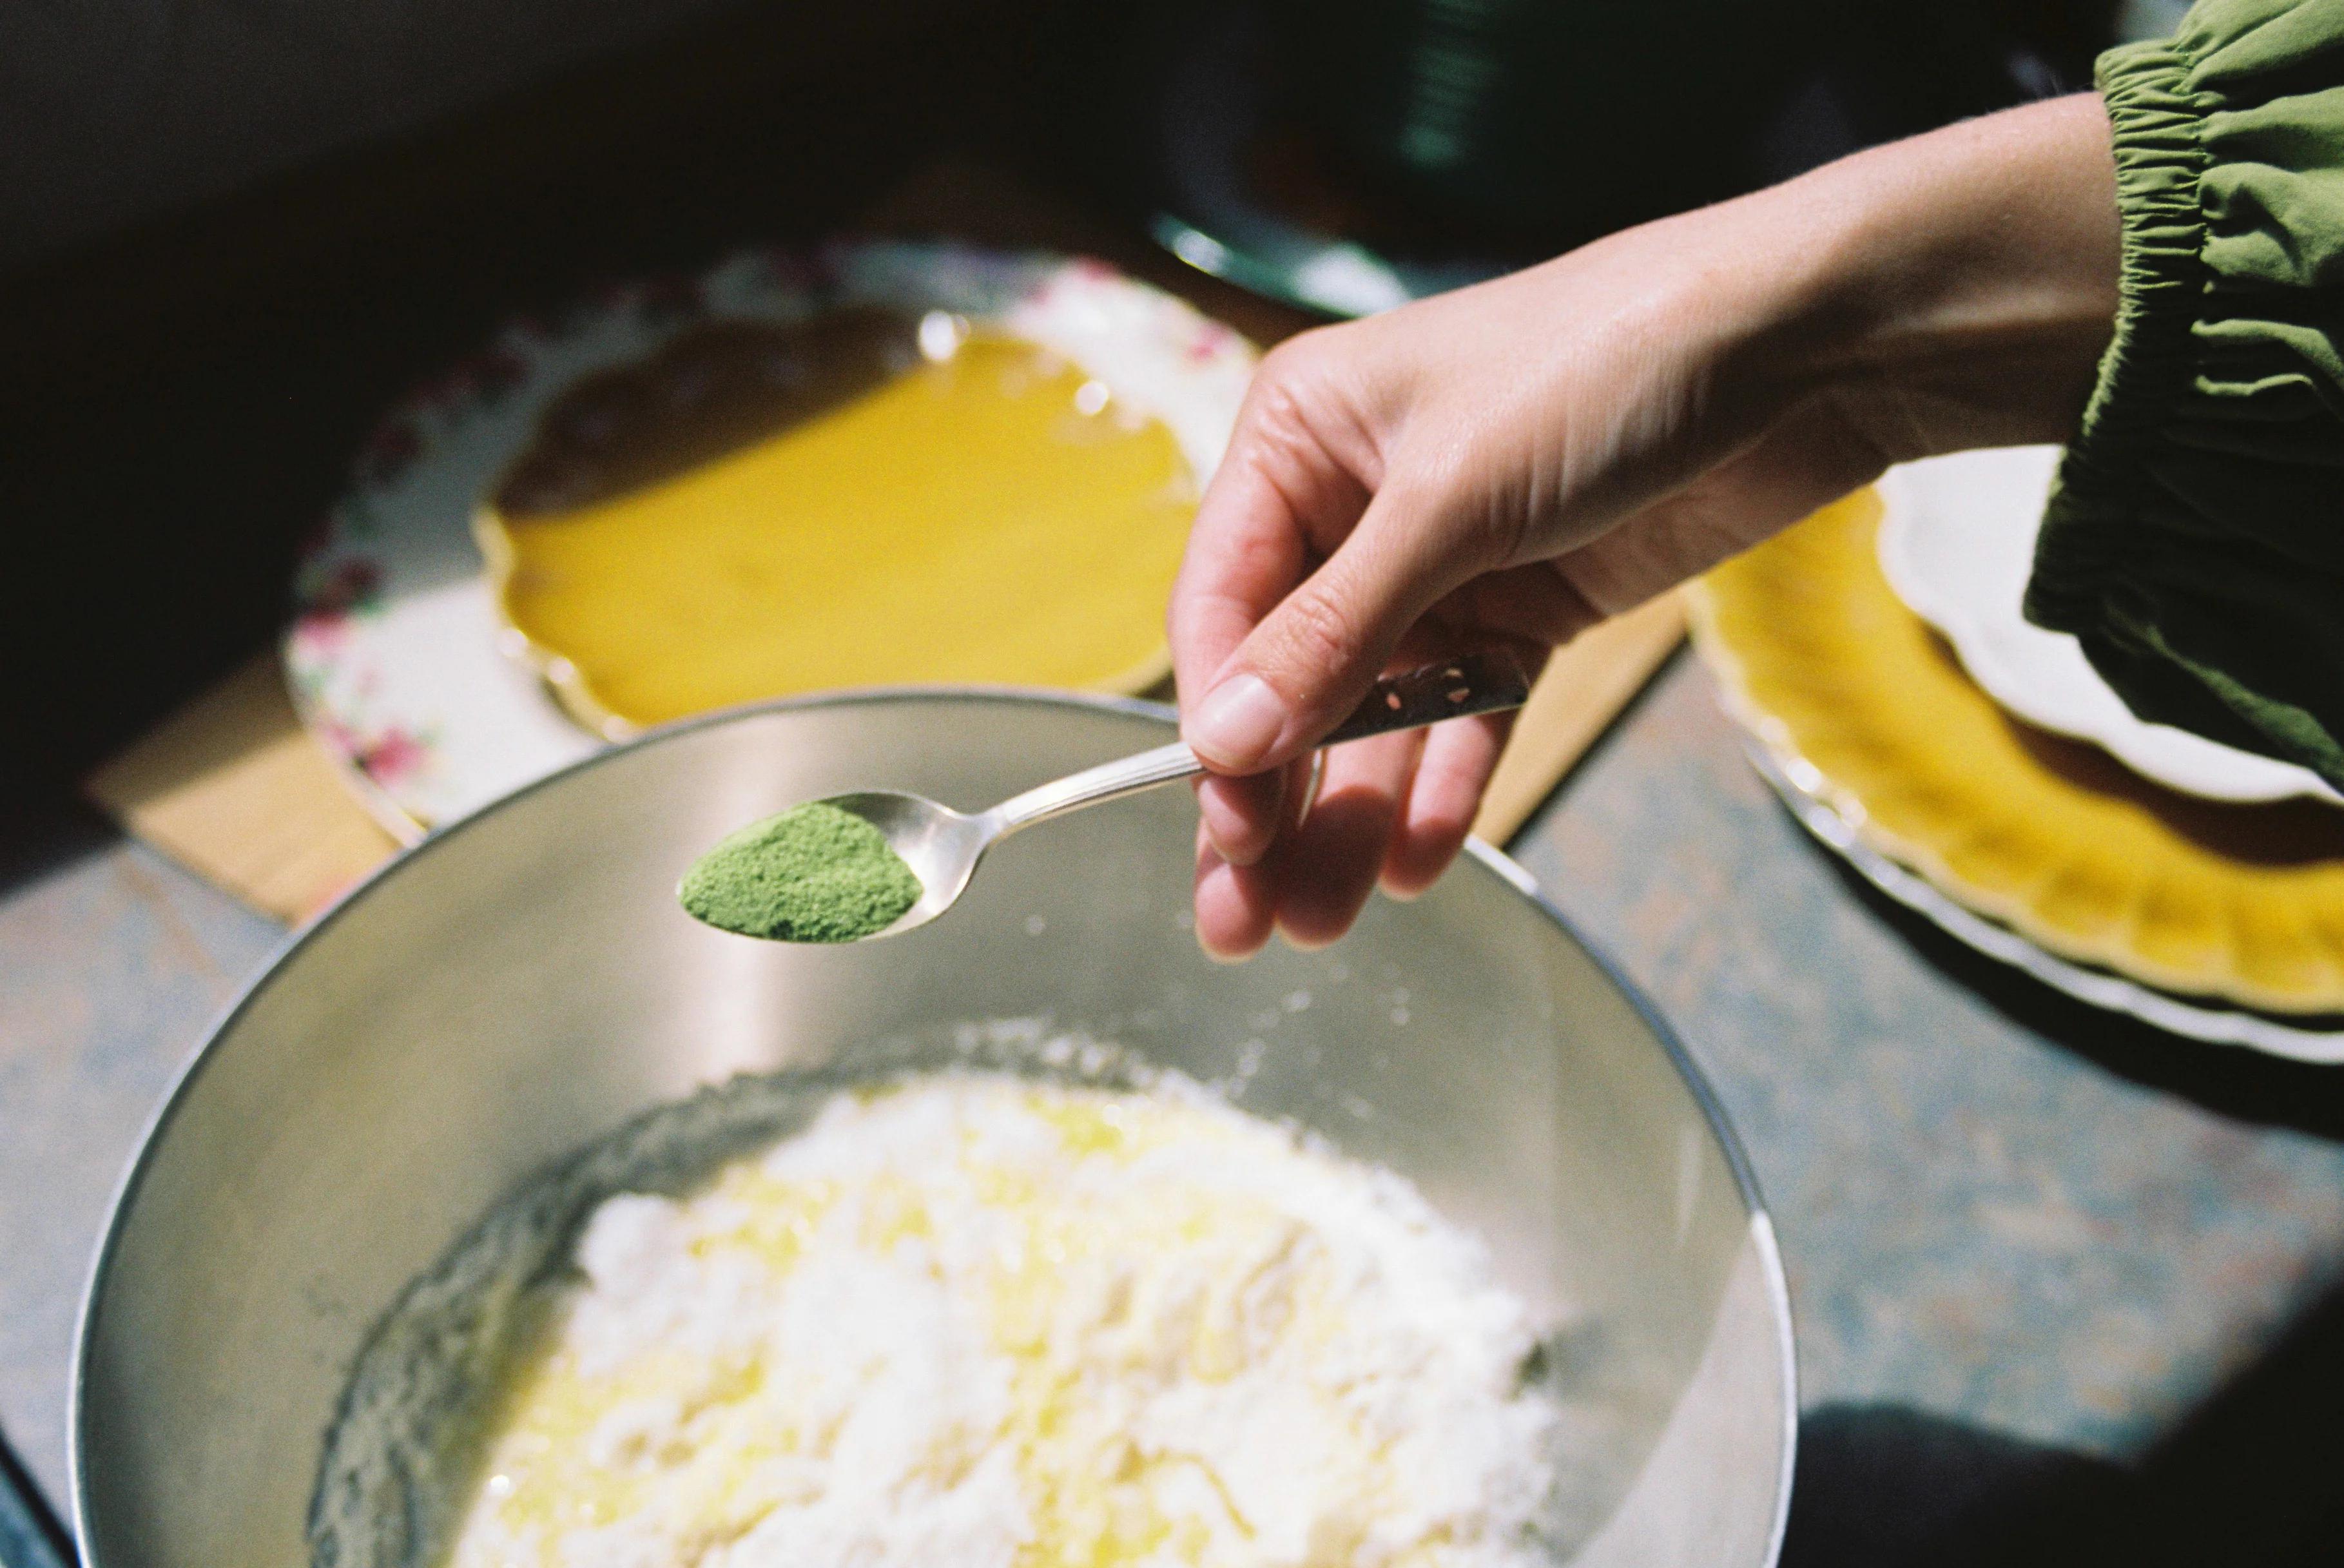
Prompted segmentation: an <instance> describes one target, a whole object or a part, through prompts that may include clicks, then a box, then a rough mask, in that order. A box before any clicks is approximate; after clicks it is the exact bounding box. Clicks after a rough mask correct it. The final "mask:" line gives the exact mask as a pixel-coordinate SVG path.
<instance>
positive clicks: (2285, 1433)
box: [0, 659, 2344, 1564]
mask: <svg viewBox="0 0 2344 1568" xmlns="http://www.w3.org/2000/svg"><path fill="white" fill-rule="evenodd" d="M15 832H16V833H17V834H18V835H19V837H18V839H17V840H16V842H14V843H10V844H7V845H0V1117H5V1122H0V1126H5V1134H0V1259H5V1267H0V1426H5V1431H6V1432H7V1434H8V1436H9V1438H10V1439H11V1441H12V1442H14V1443H15V1446H16V1447H17V1449H18V1450H19V1452H21V1453H22V1454H23V1455H24V1457H25V1461H26V1462H27V1463H28V1465H29V1467H30V1468H31V1470H32V1471H33V1472H34V1473H35V1476H36V1478H37V1479H38V1480H39V1481H40V1482H41V1483H42V1484H43V1485H44V1487H45V1488H46V1489H47V1490H48V1491H49V1492H50V1494H51V1495H52V1496H53V1497H59V1498H61V1497H62V1494H63V1488H64V1476H65V1457H64V1455H65V1433H64V1411H65V1398H66V1359H67V1350H68V1345H69V1343H70V1340H71V1333H72V1319H73V1312H74V1308H75V1302H76V1297H77V1294H78V1291H79V1289H80V1283H81V1278H82V1273H83V1270H84V1268H85V1266H86V1259H87V1257H88V1253H89V1250H90V1248H91V1246H92V1243H93V1241H94V1239H95V1237H96V1230H97V1227H98V1224H99V1221H100V1219H101V1216H102V1213H103V1210H104V1207H105V1204H106V1196H107V1194H108V1191H109V1189H111V1186H112V1184H113V1181H114V1179H115V1177H116V1173H117V1172H118V1170H119V1169H120V1168H121V1165H122V1163H123V1161H124V1159H125V1158H126V1156H127V1155H128V1153H129V1150H130V1148H131V1147H132V1144H133V1142H134V1140H135V1139H136V1135H137V1131H138V1128H139V1127H140V1125H141V1124H142V1122H143V1121H144V1119H145V1118H146V1117H147V1113H148V1111H149V1109H150V1108H152V1107H153V1105H154V1104H155V1102H156V1099H157V1097H158V1096H159V1094H160V1093H161V1091H162V1089H163V1087H164V1086H165V1085H166V1083H167V1080H168V1079H169V1077H170V1076H171V1074H172V1072H173V1070H174V1069H175V1068H176V1067H177V1064H178V1063H179V1062H180V1061H181V1060H182V1059H183V1058H184V1057H185V1056H186V1055H187V1052H188V1051H189V1050H190V1049H191V1048H192V1047H194V1045H195V1044H196V1042H197V1039H198V1038H199V1037H200V1036H201V1034H202V1032H203V1030H204V1028H205V1027H207V1023H208V1022H209V1020H210V1018H211V1017H212V1015H213V1014H214V1013H215V1011H216V1010H217V1008H218V1007H220V1006H221V1005H222V1004H223V1003H224V1002H225V1001H226V1000H227V998H228V997H229V996H231V995H232V994H233V993H234V992H235V991H236V990H237V988H238V987H239V986H241V985H242V984H243V983H244V982H245V981H246V980H247V979H248V978H249V977H250V976H251V975H252V974H253V973H254V972H255V971H256V970H257V969H258V967H259V966H260V965H261V964H262V963H263V961H264V960H265V959H266V957H267V956H268V953H269V952H270V950H271V949H272V948H273V947H274V946H275V945H276V943H277V942H278V939H279V937H280V936H281V932H280V931H279V929H278V927H277V926H274V925H272V924H270V923H269V922H268V921H266V920H264V919H261V918H260V917H258V916H254V915H252V914H250V913H249V912H248V911H246V910H245V909H243V908H242V907H241V906H239V905H236V904H235V903H233V902H231V901H230V900H228V899H227V898H226V897H225V896H223V895H218V894H217V893H214V892H212V891H211V890H210V889H209V888H207V887H206V886H204V885H201V884H199V883H197V882H196V881H194V880H193V879H192V878H190V877H189V876H187V875H185V874H183V873H181V872H179V871H178V870H177V868H175V867H173V866H172V865H169V864H168V863H167V862H165V861H163V860H162V859H160V858H159V857H157V855H153V854H152V853H150V852H149V851H147V850H146V849H144V848H142V847H139V846H137V845H129V844H125V843H123V842H121V841H119V840H117V839H115V838H113V837H112V836H110V835H106V833H104V832H102V831H101V830H99V829H98V828H96V826H95V825H94V824H91V823H90V822H89V821H88V819H86V817H83V816H80V815H77V814H69V813H66V812H65V811H63V810H62V809H54V810H51V811H49V812H47V813H46V814H41V813H39V812H35V814H34V816H33V817H32V819H31V821H30V823H29V832H28V830H27V827H26V825H25V824H21V823H20V825H19V827H18V828H17V829H16V830H15ZM1514 848H1515V852H1516V854H1517V855H1518V856H1519V858H1521V860H1522V861H1523V863H1524V864H1525V865H1528V866H1529V867H1530V869H1531V872H1532V873H1533V874H1534V875H1536V876H1537V877H1538V878H1539V880H1540V882H1541V884H1543V885H1544V886H1545V887H1546V888H1547V890H1548V892H1549V893H1550V895H1551V896H1552V897H1553V898H1554V899H1555V900H1556V902H1557V903H1559V904H1560V905H1561V906H1562V907H1563V908H1564V909H1565V910H1566V911H1567V912H1568V913H1569V914H1570V915H1571V917H1572V918H1573V919H1574V920H1575V921H1576V922H1577V923H1578V924H1579V926H1581V930H1582V931H1583V932H1584V933H1585V934H1586V935H1587V936H1589V937H1590V938H1591V939H1592V940H1593V941H1595V942H1596V943H1598V944H1599V945H1601V946H1604V947H1606V948H1608V949H1609V950H1610V951H1611V953H1612V955H1613V956H1616V957H1617V958H1618V959H1619V960H1620V961H1621V963H1622V966H1624V967H1625V969H1626V970H1627V972H1628V973H1629V974H1630V975H1631V976H1632V977H1633V978H1634V979H1635V980H1636V981H1637V982H1638V983H1639V984H1640V985H1642V986H1643V987H1644V988H1645V989H1646V990H1647V991H1648V992H1649V993H1650V995H1651V996H1652V997H1653V999H1654V1000H1655V1001H1656V1002H1657V1003H1658V1004H1659V1006H1660V1007H1661V1008H1662V1011H1663V1012H1664V1013H1665V1014H1666V1015H1667V1016H1668V1017H1669V1018H1670V1019H1671V1020H1672V1022H1673V1023H1674V1024H1675V1026H1676V1027H1677V1028H1678V1030H1679V1031H1680V1033H1681V1034H1682V1036H1683V1037H1684V1039H1685V1042H1686V1044H1687V1046H1688V1047H1689V1048H1690V1050H1691V1051H1692V1055H1693V1056H1694V1057H1696V1058H1697V1059H1698V1060H1699V1061H1700V1063H1701V1064H1702V1067H1704V1068H1705V1069H1706V1070H1707V1072H1708V1073H1709V1075H1710V1077H1711V1078H1712V1079H1713V1082H1714V1083H1715V1085H1716V1087H1717V1088H1718V1091H1719V1093H1720V1094H1721V1096H1722V1097H1723V1100H1724V1102H1725V1105H1726V1108H1727V1109H1728V1111H1729V1113H1730V1114H1731V1116H1732V1118H1733V1122H1734V1124H1735V1126H1736V1127H1737V1128H1738V1129H1739V1130H1740V1132H1741V1135H1742V1137H1743V1141H1744V1142H1745V1144H1746V1145H1747V1146H1748V1148H1749V1150H1750V1153H1751V1156H1752V1158H1753V1162H1754V1164H1755V1165H1756V1168H1757V1171H1758V1176H1759V1179H1760V1181H1761V1183H1762V1184H1763V1187H1764V1189H1765V1191H1766V1195H1767V1198H1768V1199H1769V1203H1770V1206H1771V1207H1772V1209H1773V1212H1774V1216H1775V1220H1776V1224H1777V1225H1778V1227H1779V1229H1780V1231H1781V1235H1782V1239H1783V1250H1784V1253H1785V1256H1786V1258H1787V1260H1788V1264H1789V1268H1790V1276H1791V1288H1792V1291H1793V1300H1794V1305H1795V1309H1796V1312H1797V1317H1798V1330H1799V1338H1800V1351H1801V1361H1802V1378H1803V1394H1804V1404H1805V1409H1806V1420H1805V1425H1804V1430H1803V1453H1802V1465H1801V1481H1800V1487H1799V1494H1798V1502H1797V1504H1796V1506H1795V1507H1794V1511H1793V1532H1792V1539H1791V1542H1790V1543H1789V1546H1788V1549H1787V1551H1786V1555H1785V1561H1786V1562H1787V1563H1851V1564H1852V1563H1907V1562H1910V1563H1923V1562H1929V1563H1935V1562H1940V1561H1945V1562H1951V1561H1957V1560H1959V1561H1969V1560H1975V1559H1977V1558H1978V1557H1979V1554H1980V1553H1985V1556H1986V1559H1987V1560H1991V1561H1994V1562H1995V1563H2032V1562H2036V1561H2043V1562H2051V1561H2059V1562H2062V1563H2078V1562H2085V1563H2088V1562H2095V1561H2109V1560H2115V1561H2123V1562H2128V1563H2129V1562H2143V1561H2152V1560H2154V1561H2166V1560H2170V1561H2216V1560H2227V1561H2240V1562H2245V1561H2271V1560H2288V1561H2292V1560H2295V1559H2296V1556H2298V1555H2300V1556H2301V1558H2302V1560H2304V1561H2317V1560H2319V1559H2320V1558H2321V1557H2322V1556H2324V1555H2325V1554H2326V1551H2327V1548H2326V1545H2325V1543H2329V1542H2334V1543H2339V1548H2338V1549H2339V1550H2344V1533H2330V1532H2331V1530H2335V1531H2339V1532H2344V1515H2339V1512H2338V1506H2339V1505H2338V1504H2337V1502H2335V1501H2334V1497H2335V1495H2336V1494H2338V1493H2339V1492H2344V1483H2339V1482H2338V1480H2337V1478H2338V1477H2339V1475H2344V1440H2339V1437H2338V1436H2337V1435H2336V1428H2337V1427H2338V1426H2339V1425H2344V1423H2339V1422H2338V1421H2336V1420H2334V1419H2333V1412H2334V1411H2337V1410H2338V1409H2339V1408H2344V1297H2339V1296H2336V1295H2335V1294H2333V1292H2334V1291H2335V1290H2336V1288H2337V1285H2338V1282H2339V1276H2344V1069H2332V1070H2326V1071H2323V1070H2322V1069H2316V1068H2305V1067H2291V1066H2288V1065H2287V1064H2281V1063H2277V1062H2270V1061H2266V1060H2264V1059H2261V1058H2258V1057H2248V1056H2245V1055H2242V1054H2240V1053H2238V1052H2235V1051H2227V1050H2224V1049H2222V1048H2220V1047H2205V1046H2197V1045H2191V1044H2186V1043H2181V1042H2174V1041H2169V1040H2166V1039H2164V1038H2162V1037H2158V1036H2157V1035H2155V1034H2154V1033H2152V1032H2150V1031H2148V1030H2147V1029H2146V1028H2145V1027H2140V1026H2137V1025H2133V1024H2130V1023H2128V1022H2124V1021H2119V1020H2115V1019H2110V1018H2106V1017H2100V1016H2098V1015H2095V1014H2092V1013H2090V1012H2089V1011H2088V1010H2086V1009H2085V1008H2083V1007H2080V1006H2077V1005H2076V1004H2073V1003H2069V1002H2066V1000H2064V999H2062V998H2059V997H2056V996H2053V995H2051V994H2049V993H2047V992H2046V991H2044V990H2043V989H2042V988H2041V987H2039V986H2035V985H2034V984H2033V983H2032V982H2029V981H2026V980H2025V979H2024V978H2022V977H2020V976H2015V975H2011V974H2008V973H2006V972H2005V971H2002V970H2000V969H1999V968H1997V967H1996V966H1993V965H1991V964H1990V963H1988V962H1986V961H1985V960H1983V959H1978V958H1975V957H1973V956H1970V955H1969V954H1968V953H1967V952H1966V951H1965V950H1964V949H1961V948H1959V947H1957V946H1954V945H1953V944H1951V943H1950V942H1949V941H1947V940H1946V939H1945V938H1944V937H1942V936H1939V935H1937V934H1936V933H1935V931H1934V929H1933V928H1930V927H1927V926H1924V925H1921V924H1920V923H1918V922H1916V921H1915V920H1914V919H1912V918H1911V917H1909V916H1905V915H1904V914H1903V913H1902V912H1901V911H1898V910H1896V909H1895V908H1894V906H1892V905H1886V904H1884V903H1883V902H1882V901H1880V900H1879V899H1877V898H1876V897H1874V896H1873V895H1870V894H1869V892H1868V891H1867V890H1865V889H1864V888H1863V887H1862V886H1861V885H1859V884H1857V883H1856V882H1855V881H1854V880H1853V879H1852V878H1851V877H1850V876H1848V875H1844V874H1843V873H1842V872H1841V871H1840V870H1839V869H1838V867H1837V866H1836V865H1835V863H1834V862H1833V861H1832V860H1831V859H1830V858H1829V857H1828V856H1827V855H1824V853H1823V852H1822V851H1820V850H1819V849H1818V848H1816V847H1815V846H1814V845H1812V844H1810V843H1809V842H1808V841H1807V840H1806V838H1805V837H1804V835H1803V834H1802V833H1801V832H1800V831H1799V829H1798V828H1797V827H1796V826H1795V825H1794V824H1793V823H1792V821H1791V819H1790V818H1789V816H1788V815H1787V814H1785V813H1784V812H1783V810H1782V809H1781V808H1780V807H1779V806H1778V805H1777V804H1775V802H1774V799H1773V796H1772V794H1770V793H1769V792H1768V791H1767V789H1766V787H1765V786H1764V785H1763V784H1762V783H1761V782H1760V780H1759V779H1758V778H1757V776H1756V775H1755V774H1753V773H1752V771H1751V770H1750V768H1749V767H1748V765H1747V764H1745V763H1744V762H1743V757H1742V754H1741V750H1740V746H1739V743H1738V740H1737V738H1736V736H1735V734H1734V733H1733V729H1732V727H1731V726H1730V725H1729V724H1728V723H1726V721H1725V720H1724V719H1723V716H1722V715H1721V714H1720V713H1719V712H1718V710H1717V708H1716V705H1715V703H1714V702H1713V698H1712V696H1711V693H1710V691H1709V687H1708V683H1707V681H1706V679H1705V677H1704V676H1703V675H1702V673H1701V672H1700V671H1699V669H1698V668H1697V667H1695V666H1694V665H1693V664H1692V662H1691V661H1690V660H1687V659H1680V660H1679V661H1678V663H1676V664H1675V665H1674V666H1672V668H1671V669H1670V670H1669V671H1668V672H1667V673H1665V674H1664V675H1663V677H1662V680H1661V681H1660V682H1659V683H1656V685H1655V686H1654V688H1653V689H1652V691H1651V692H1649V693H1647V694H1646V696H1645V698H1644V699H1643V701H1642V703H1640V704H1639V705H1638V706H1637V707H1636V708H1635V709H1634V710H1632V712H1631V713H1630V714H1629V715H1628V717H1627V718H1626V720H1625V721H1623V723H1622V724H1621V725H1620V727H1619V728H1618V729H1617V730H1616V731H1615V732H1614V733H1613V734H1612V735H1611V737H1610V738H1609V740H1608V741H1607V742H1606V743H1605V744H1604V745H1603V747H1602V748H1601V750H1600V751H1599V752H1598V753H1597V754H1596V755H1595V756H1594V757H1593V758H1592V759H1591V762H1590V763H1589V764H1587V765H1586V766H1584V767H1583V768H1582V769H1581V772H1580V773H1579V774H1578V775H1577V776H1576V777H1574V778H1573V779H1572V781H1571V783H1570V784H1568V785H1567V786H1566V787H1565V789H1564V790H1563V792H1562V793H1561V794H1560V795H1559V796H1558V797H1557V799H1556V800H1555V801H1554V802H1553V803H1551V805H1550V807H1549V808H1548V810H1547V811H1546V812H1545V813H1544V814H1542V815H1541V817H1540V818H1539V819H1538V820H1537V821H1535V822H1534V823H1533V824H1532V825H1531V829H1530V831H1529V832H1528V833H1527V834H1526V835H1524V837H1523V838H1522V840H1521V841H1520V842H1518V843H1517V844H1516V845H1515V846H1514ZM2120 1543H2121V1544H2120ZM2217 1543H2218V1546H2217ZM2119 1551H2121V1555H2117V1553H2118V1552H2119ZM2209 1552H2212V1553H2216V1555H2213V1556H2209V1555H2208V1553H2209Z"/></svg>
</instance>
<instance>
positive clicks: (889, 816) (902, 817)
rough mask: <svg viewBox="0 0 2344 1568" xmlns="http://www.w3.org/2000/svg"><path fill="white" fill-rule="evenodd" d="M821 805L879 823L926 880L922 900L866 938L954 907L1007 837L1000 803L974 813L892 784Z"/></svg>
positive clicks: (837, 796) (922, 922) (896, 930)
mask: <svg viewBox="0 0 2344 1568" xmlns="http://www.w3.org/2000/svg"><path fill="white" fill-rule="evenodd" d="M818 804H823V805H834V806H836V807H837V808H838V809H839V810H841V811H843V812H846V813H849V814H852V815H854V816H859V817H861V818H862V819H863V820H864V821H865V822H867V823H869V824H871V825H872V826H874V827H875V828H877V829H878V830H879V831H880V832H881V833H882V834H884V835H886V839H887V847H888V848H890V849H892V850H894V852H895V854H896V855H897V856H898V857H900V858H901V859H902V860H903V862H904V865H908V866H910V867H911V868H912V875H914V876H916V877H918V878H919V879H920V896H919V899H918V901H917V902H915V903H914V905H912V906H911V907H910V908H909V909H906V910H904V913H903V914H901V915H899V916H896V917H895V919H894V924H892V925H890V926H887V927H886V928H885V929H884V930H880V931H874V932H873V933H872V934H871V935H870V936H867V937H865V938H864V940H865V941H876V940H878V939H879V938H880V937H882V936H901V935H902V934H903V933H904V932H906V931H910V930H913V929H915V928H916V927H918V926H925V925H926V924H927V923H928V922H929V921H931V920H934V919H935V917H936V916H939V915H942V914H943V913H944V912H945V910H947V909H949V908H951V907H952V905H953V901H954V900H955V899H957V898H958V897H959V896H960V895H961V891H962V890H963V889H964V888H965V887H967V885H968V879H969V878H970V877H972V876H974V875H976V863H977V862H978V861H980V860H983V859H984V858H985V851H986V850H988V849H990V848H992V847H993V844H994V841H995V839H996V838H998V837H1000V836H1001V829H1000V826H999V824H997V823H995V821H994V820H993V819H994V818H995V816H996V815H998V814H999V810H1000V808H999V807H995V809H994V810H993V811H988V812H984V813H981V814H977V815H974V816H972V815H970V814H968V813H967V812H965V811H955V810H953V808H952V807H950V806H948V805H939V804H936V803H935V801H932V800H930V799H928V798H927V797H926V796H925V795H916V794H904V793H903V792H902V791H900V790H891V789H866V790H855V791H854V792H853V793H851V794H834V795H828V796H825V797H824V798H823V800H822V801H820V802H819V803H818Z"/></svg>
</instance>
